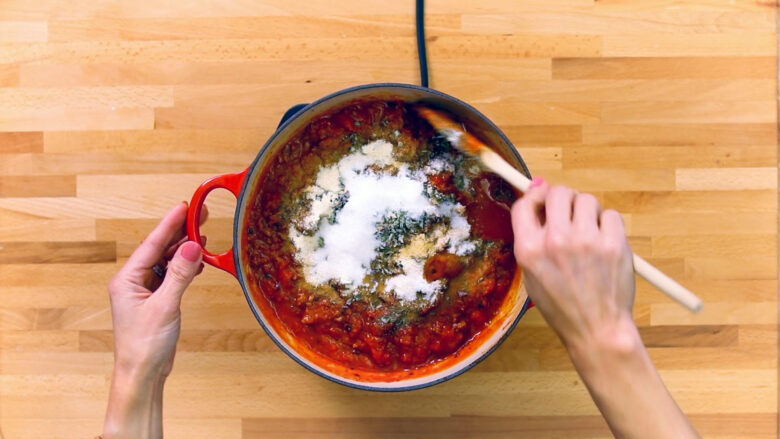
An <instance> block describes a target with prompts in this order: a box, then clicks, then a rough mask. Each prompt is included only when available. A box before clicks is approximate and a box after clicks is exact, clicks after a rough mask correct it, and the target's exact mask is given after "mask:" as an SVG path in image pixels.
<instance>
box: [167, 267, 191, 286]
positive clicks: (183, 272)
mask: <svg viewBox="0 0 780 439" xmlns="http://www.w3.org/2000/svg"><path fill="white" fill-rule="evenodd" d="M165 276H166V277H167V276H170V277H171V280H173V281H174V282H177V283H184V282H189V280H190V277H191V276H190V273H189V270H187V269H186V268H184V267H182V266H181V265H180V264H174V263H171V264H168V270H167V271H166V272H165Z"/></svg>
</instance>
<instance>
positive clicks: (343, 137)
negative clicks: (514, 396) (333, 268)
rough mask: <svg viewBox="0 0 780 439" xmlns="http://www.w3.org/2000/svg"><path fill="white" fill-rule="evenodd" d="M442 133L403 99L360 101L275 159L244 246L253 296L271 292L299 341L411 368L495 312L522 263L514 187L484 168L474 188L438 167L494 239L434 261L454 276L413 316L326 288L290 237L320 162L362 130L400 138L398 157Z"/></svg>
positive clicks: (436, 180)
mask: <svg viewBox="0 0 780 439" xmlns="http://www.w3.org/2000/svg"><path fill="white" fill-rule="evenodd" d="M434 134H435V133H434V132H433V130H432V128H431V127H430V126H429V125H428V124H427V122H425V121H423V120H422V119H420V118H419V116H417V114H416V113H415V112H414V111H413V110H412V109H411V108H409V107H408V106H407V105H406V104H403V103H401V102H392V101H389V102H388V101H364V102H357V103H352V104H350V105H348V106H346V107H344V108H342V109H340V110H338V111H336V112H332V113H330V114H328V115H325V116H322V117H320V118H318V119H316V120H314V121H313V122H312V123H311V124H309V125H308V126H307V127H306V128H304V129H302V131H301V132H300V133H298V134H297V135H296V136H295V137H293V138H292V140H290V141H289V142H288V143H287V144H286V145H284V146H283V147H282V148H281V149H280V151H279V153H278V154H276V156H275V157H273V158H272V159H271V162H270V164H269V166H268V168H267V169H266V170H265V174H264V175H263V176H261V178H260V181H259V182H258V185H257V189H256V190H255V193H254V197H253V201H252V202H251V204H250V209H249V212H248V215H247V220H246V224H245V225H244V227H245V233H244V234H243V240H244V242H243V245H242V248H243V249H244V252H245V254H244V259H245V260H247V261H248V268H249V270H248V277H249V279H248V281H249V282H251V283H254V284H255V285H256V286H257V287H259V288H256V289H255V292H256V294H255V295H256V297H255V300H264V301H267V303H268V304H270V306H271V308H272V309H273V311H274V313H275V314H276V317H277V318H278V319H279V321H280V322H281V323H282V324H283V327H284V328H286V330H287V331H289V333H290V334H291V335H292V336H293V337H294V338H295V339H296V340H299V341H301V342H303V343H305V344H306V345H308V346H309V347H310V348H311V349H312V350H314V351H316V352H318V353H319V354H321V355H323V356H325V357H327V358H329V359H331V360H333V361H334V362H336V363H338V364H341V365H344V366H345V367H349V368H352V369H354V370H368V371H399V370H411V369H414V368H417V367H421V366H423V365H426V364H430V363H432V362H436V361H439V360H441V359H443V358H445V357H447V356H448V355H450V354H452V353H454V352H456V351H458V350H459V349H461V348H462V347H463V346H464V345H466V344H467V343H468V342H469V340H471V339H473V338H474V337H475V336H476V335H477V334H479V333H480V331H482V330H483V329H485V328H486V326H487V325H488V324H489V323H490V321H491V319H492V318H493V317H494V316H495V315H496V312H497V310H498V309H499V308H500V306H501V304H502V303H503V302H504V301H505V299H506V296H507V292H508V290H509V289H510V286H511V284H512V280H513V278H514V276H515V271H516V270H517V269H518V268H517V266H516V263H515V260H514V256H513V253H512V229H511V224H510V218H509V206H510V205H511V203H512V201H514V199H515V198H516V194H515V192H514V191H513V190H512V189H511V188H509V187H508V185H507V184H506V183H505V182H503V181H502V180H501V179H499V178H498V177H496V176H494V175H492V174H489V173H486V172H483V171H481V170H479V171H477V172H478V173H477V174H476V175H474V176H472V177H473V178H472V179H471V185H470V188H471V189H470V190H465V189H463V188H462V187H460V188H459V185H458V181H457V176H455V175H453V173H452V172H441V173H439V174H435V175H432V176H430V178H429V183H430V184H431V185H433V186H434V187H436V189H437V190H439V191H441V192H442V193H445V194H451V195H453V196H454V197H455V199H457V201H458V202H459V203H461V204H462V205H464V206H465V207H466V216H467V220H468V222H469V224H470V225H471V234H472V236H475V237H478V238H480V239H482V240H483V241H484V242H486V243H488V244H487V245H486V246H485V248H484V250H483V253H482V254H481V255H480V257H478V258H472V259H471V260H469V261H467V262H468V263H466V262H464V261H463V260H462V259H463V258H458V257H456V256H455V255H451V254H446V255H437V256H436V258H431V259H430V260H428V261H427V262H426V268H425V276H426V278H427V279H428V280H429V281H432V280H433V279H438V278H441V277H446V278H447V279H448V280H449V283H448V287H447V289H446V290H445V291H444V292H443V293H442V294H441V296H440V297H439V299H438V300H437V301H436V302H435V304H434V305H433V306H432V307H430V308H429V309H425V310H423V311H422V312H420V313H419V314H416V315H415V318H414V319H411V320H410V321H404V322H398V321H388V319H387V315H386V314H387V313H388V309H387V308H386V307H381V306H380V307H377V306H375V305H372V303H369V301H366V300H348V299H345V298H342V297H323V296H322V295H318V294H317V293H316V292H315V290H314V289H313V288H312V287H311V285H309V284H308V283H307V282H306V279H305V276H304V274H303V270H302V267H301V264H300V263H299V262H298V261H297V260H296V258H295V252H296V248H295V247H294V245H293V244H292V242H291V241H290V238H289V237H288V230H289V226H290V218H289V217H288V212H289V206H290V205H292V204H294V203H296V202H297V201H298V199H299V198H300V197H301V192H302V190H303V188H305V187H306V186H308V185H311V184H312V182H313V180H314V179H315V177H316V175H317V172H318V170H319V169H320V167H321V166H327V165H330V164H332V163H335V162H337V161H338V160H339V159H340V158H341V157H343V156H344V155H346V154H349V152H350V148H352V147H354V143H355V141H356V139H364V140H370V139H385V138H390V137H389V136H394V137H395V138H397V139H400V140H401V141H399V142H398V144H397V145H396V147H395V148H394V154H396V156H397V157H402V158H405V159H407V160H409V161H411V160H415V159H416V158H417V157H425V154H426V150H427V149H429V148H431V145H432V142H433V141H432V140H431V139H433V138H434ZM471 169H472V170H473V169H474V168H473V167H472V168H471ZM461 186H462V185H461ZM258 290H259V293H258V292H257V291H258Z"/></svg>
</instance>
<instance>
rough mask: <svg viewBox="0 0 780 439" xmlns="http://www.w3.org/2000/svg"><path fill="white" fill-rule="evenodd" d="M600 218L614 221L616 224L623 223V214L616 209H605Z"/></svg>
mask: <svg viewBox="0 0 780 439" xmlns="http://www.w3.org/2000/svg"><path fill="white" fill-rule="evenodd" d="M601 216H602V218H604V219H608V220H610V221H614V222H615V223H618V224H623V216H622V215H620V213H618V211H617V210H614V209H607V210H605V211H604V212H602V214H601Z"/></svg>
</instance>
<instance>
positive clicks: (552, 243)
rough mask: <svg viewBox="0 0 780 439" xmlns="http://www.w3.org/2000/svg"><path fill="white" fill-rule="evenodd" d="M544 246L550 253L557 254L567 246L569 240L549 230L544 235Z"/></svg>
mask: <svg viewBox="0 0 780 439" xmlns="http://www.w3.org/2000/svg"><path fill="white" fill-rule="evenodd" d="M544 245H545V247H546V248H547V250H548V251H550V252H551V253H559V252H562V251H564V250H566V248H567V247H568V245H569V239H568V237H567V236H566V235H564V234H563V233H561V232H558V231H554V230H550V231H548V232H547V234H546V235H545V240H544Z"/></svg>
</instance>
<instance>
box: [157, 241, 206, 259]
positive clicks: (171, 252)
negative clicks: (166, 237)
mask: <svg viewBox="0 0 780 439" xmlns="http://www.w3.org/2000/svg"><path fill="white" fill-rule="evenodd" d="M187 241H188V239H187V237H186V236H185V237H183V238H181V239H180V240H179V241H177V242H176V243H175V244H173V245H171V246H170V247H168V250H166V251H165V256H164V257H165V259H166V260H168V261H170V260H171V258H173V255H175V254H176V250H178V249H179V247H180V246H181V245H182V244H184V243H185V242H187ZM200 241H201V242H202V243H203V247H204V248H205V247H206V242H207V241H208V239H207V238H206V235H200Z"/></svg>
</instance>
